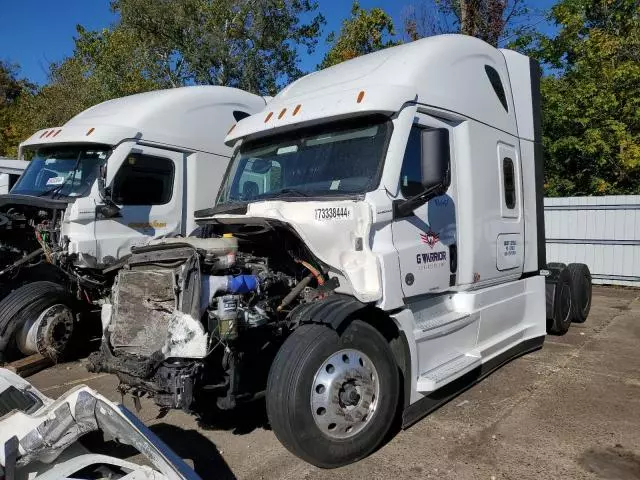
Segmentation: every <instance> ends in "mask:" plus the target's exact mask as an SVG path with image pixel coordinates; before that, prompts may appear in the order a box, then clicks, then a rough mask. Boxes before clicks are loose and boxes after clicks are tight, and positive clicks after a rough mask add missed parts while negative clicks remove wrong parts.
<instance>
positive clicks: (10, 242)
mask: <svg viewBox="0 0 640 480" xmlns="http://www.w3.org/2000/svg"><path fill="white" fill-rule="evenodd" d="M264 106H265V99H264V98H262V97H260V96H257V95H253V94H250V93H247V92H244V91H242V90H238V89H233V88H226V87H211V86H202V87H185V88H176V89H170V90H160V91H154V92H148V93H142V94H138V95H132V96H129V97H124V98H119V99H115V100H111V101H107V102H104V103H101V104H99V105H96V106H94V107H91V108H89V109H87V110H85V111H84V112H82V113H80V114H79V115H77V116H75V117H74V118H72V119H71V120H69V121H68V122H67V123H66V124H65V125H63V126H62V127H55V128H47V129H44V130H41V131H38V132H36V133H35V134H34V135H32V136H31V137H30V138H29V139H27V140H26V141H25V142H24V143H22V144H21V145H20V157H21V158H22V159H25V158H26V159H29V160H30V162H29V166H28V168H26V171H25V172H24V174H23V175H22V176H21V177H20V179H19V180H18V181H17V182H16V183H15V185H13V188H12V189H11V192H10V194H6V195H0V298H2V297H4V298H3V299H2V300H1V301H0V357H2V355H3V354H5V357H6V356H7V354H8V355H9V356H10V355H11V354H12V353H17V352H15V350H16V347H17V348H18V349H19V350H20V351H21V353H22V354H31V353H35V352H40V353H42V354H45V355H48V356H50V357H52V358H54V359H55V358H57V357H58V356H59V355H60V354H61V353H62V352H63V351H64V350H65V348H66V347H67V346H68V345H69V339H70V337H71V334H72V332H73V329H74V325H75V323H76V317H77V315H78V314H81V313H82V312H84V311H86V310H87V308H91V307H92V306H93V305H94V304H95V303H96V302H100V299H101V298H102V297H103V296H104V295H105V294H108V291H109V288H110V284H111V280H112V278H111V277H112V275H110V271H112V270H113V269H114V268H116V267H117V264H118V262H119V261H121V259H122V258H123V257H124V256H126V255H128V254H129V252H130V249H131V246H132V245H140V244H143V243H146V242H148V241H149V239H151V238H154V237H159V236H180V235H183V236H184V235H188V234H189V233H191V232H192V231H193V229H194V228H196V224H195V222H194V214H193V212H194V211H195V210H197V209H201V208H204V207H205V206H209V205H211V203H212V202H213V201H214V199H215V195H216V192H217V190H218V186H219V184H220V181H221V179H222V176H223V174H224V171H225V169H226V167H227V163H228V161H229V157H230V155H231V148H230V147H227V146H226V145H225V144H224V142H223V140H224V137H225V135H226V134H227V132H228V131H229V128H230V127H231V126H233V125H234V124H235V123H236V122H237V121H238V120H240V119H241V118H244V117H246V116H248V115H250V114H253V113H256V112H259V111H260V110H262V109H263V108H264ZM99 331H100V330H99V329H98V332H99ZM1 360H2V358H0V361H1Z"/></svg>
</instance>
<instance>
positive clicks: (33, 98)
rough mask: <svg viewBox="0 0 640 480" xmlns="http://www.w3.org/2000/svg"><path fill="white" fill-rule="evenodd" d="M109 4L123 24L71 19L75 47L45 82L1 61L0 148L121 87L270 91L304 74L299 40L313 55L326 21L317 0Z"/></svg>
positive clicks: (117, 0)
mask: <svg viewBox="0 0 640 480" xmlns="http://www.w3.org/2000/svg"><path fill="white" fill-rule="evenodd" d="M111 6H112V8H113V10H114V11H116V12H117V13H119V16H120V21H119V23H117V24H116V25H114V26H113V27H111V28H108V29H104V30H101V31H88V30H86V29H85V28H83V27H82V26H77V36H76V38H75V48H74V52H73V55H72V56H70V57H69V58H66V59H64V60H63V61H61V62H58V63H54V64H52V65H51V66H50V68H49V78H48V81H47V84H46V85H44V86H42V87H41V88H35V86H33V85H28V84H27V83H26V82H24V81H21V80H17V78H16V70H15V68H14V67H12V66H10V65H6V64H4V63H0V154H4V155H15V154H16V151H17V147H18V144H19V143H20V142H21V141H22V140H24V139H26V138H27V137H29V136H30V135H31V134H33V133H34V132H35V131H37V130H38V129H41V128H45V127H53V126H59V125H62V124H64V123H65V122H66V121H68V120H69V119H70V118H72V117H73V116H74V115H77V114H78V113H80V112H81V111H83V110H85V109H86V108H88V107H90V106H92V105H95V104H97V103H100V102H103V101H105V100H109V99H112V98H117V97H122V96H125V95H132V94H135V93H140V92H145V91H149V90H153V89H158V88H170V87H179V86H184V85H193V84H212V85H225V86H232V87H237V88H241V89H244V90H248V91H251V92H255V93H259V94H275V93H276V92H277V91H278V90H279V89H280V88H281V87H282V86H283V85H284V84H287V83H289V82H290V81H292V80H294V79H295V78H297V77H299V76H300V75H302V72H301V70H300V69H299V67H298V61H299V59H298V53H297V52H298V48H299V47H300V46H302V47H303V48H305V49H306V51H307V52H309V53H311V52H312V51H313V49H314V48H315V46H316V43H317V38H318V37H319V35H320V29H321V27H322V25H323V24H324V17H323V16H322V15H321V14H317V13H316V10H317V3H316V2H315V1H313V0H264V1H260V2H256V1H255V0H113V1H112V2H111ZM301 17H304V18H308V22H306V23H305V22H302V21H300V20H299V19H300V18H301Z"/></svg>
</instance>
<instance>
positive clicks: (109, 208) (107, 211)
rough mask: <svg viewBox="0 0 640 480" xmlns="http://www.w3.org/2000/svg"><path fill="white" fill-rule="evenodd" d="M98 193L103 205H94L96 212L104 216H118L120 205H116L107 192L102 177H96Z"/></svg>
mask: <svg viewBox="0 0 640 480" xmlns="http://www.w3.org/2000/svg"><path fill="white" fill-rule="evenodd" d="M98 193H99V195H100V199H101V200H102V201H103V202H104V205H97V206H96V213H98V214H99V215H102V216H103V217H105V218H114V217H119V216H120V207H118V206H117V205H116V204H115V203H114V201H113V200H112V199H111V195H110V194H109V193H108V192H107V189H106V187H105V186H104V178H103V177H102V176H100V177H98Z"/></svg>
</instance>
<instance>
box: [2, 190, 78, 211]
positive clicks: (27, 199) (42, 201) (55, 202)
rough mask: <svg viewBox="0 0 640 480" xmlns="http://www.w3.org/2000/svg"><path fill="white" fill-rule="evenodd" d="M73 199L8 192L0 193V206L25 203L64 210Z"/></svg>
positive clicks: (31, 205) (30, 205)
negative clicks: (5, 193)
mask: <svg viewBox="0 0 640 480" xmlns="http://www.w3.org/2000/svg"><path fill="white" fill-rule="evenodd" d="M72 202H73V199H67V200H63V199H52V198H47V197H35V196H32V195H16V194H11V193H9V194H7V195H0V208H2V207H4V206H6V205H25V206H28V207H36V208H46V209H50V210H62V209H65V208H67V205H69V203H72Z"/></svg>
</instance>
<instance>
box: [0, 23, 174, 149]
mask: <svg viewBox="0 0 640 480" xmlns="http://www.w3.org/2000/svg"><path fill="white" fill-rule="evenodd" d="M77 33H78V36H77V37H76V38H75V49H74V53H73V56H71V57H69V58H67V59H65V60H63V61H61V62H59V63H53V64H52V65H51V66H50V68H49V79H48V83H47V84H46V85H44V86H43V87H41V88H40V89H38V90H34V89H31V90H23V91H22V92H21V94H20V95H19V96H18V97H17V98H16V100H15V102H14V104H13V105H12V106H11V108H10V109H9V110H8V112H7V123H8V124H9V125H10V128H8V131H7V133H6V135H5V136H3V143H4V145H3V149H4V152H5V154H9V155H15V154H16V153H17V147H18V144H19V143H20V141H22V140H24V139H25V138H27V137H29V136H30V135H31V134H32V133H34V132H35V131H36V130H38V129H41V128H45V127H53V126H59V125H62V124H64V123H65V122H66V121H67V120H69V119H70V118H71V117H73V116H75V115H77V114H78V113H80V112H81V111H83V110H85V109H87V108H89V107H90V106H92V105H95V104H97V103H100V102H103V101H105V100H109V99H112V98H116V97H121V96H125V95H131V94H134V93H140V92H144V91H148V90H152V89H155V88H160V87H161V86H163V85H162V83H161V82H160V81H158V80H156V79H154V78H153V76H152V73H154V68H155V65H154V64H153V62H152V61H151V60H150V58H149V55H148V53H147V52H146V50H145V49H144V48H143V47H141V46H140V45H139V44H137V43H136V42H137V41H136V40H135V38H134V37H133V36H132V35H131V32H130V31H127V30H125V29H123V28H118V27H117V28H114V29H112V30H109V29H105V30H103V31H100V32H89V31H87V30H85V29H84V28H82V27H81V26H78V27H77Z"/></svg>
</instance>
